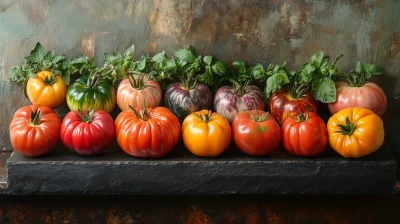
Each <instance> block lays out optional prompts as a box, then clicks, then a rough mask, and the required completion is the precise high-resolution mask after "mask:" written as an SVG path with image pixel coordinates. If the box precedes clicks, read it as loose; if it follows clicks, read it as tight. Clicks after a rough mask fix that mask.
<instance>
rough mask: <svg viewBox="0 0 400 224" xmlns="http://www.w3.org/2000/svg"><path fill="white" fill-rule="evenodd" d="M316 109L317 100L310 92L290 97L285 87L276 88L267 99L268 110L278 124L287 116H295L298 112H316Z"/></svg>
mask: <svg viewBox="0 0 400 224" xmlns="http://www.w3.org/2000/svg"><path fill="white" fill-rule="evenodd" d="M317 110H318V102H317V101H316V100H315V98H314V97H313V96H312V94H311V92H305V93H304V95H303V96H302V97H300V98H292V97H291V96H290V94H289V92H288V91H287V90H286V89H284V90H278V91H276V92H275V93H274V94H272V96H271V98H270V100H269V111H270V113H271V114H272V116H274V117H275V119H276V121H277V122H278V123H279V124H280V125H282V124H283V122H284V121H285V120H286V119H287V118H289V116H296V115H297V113H298V112H314V113H317Z"/></svg>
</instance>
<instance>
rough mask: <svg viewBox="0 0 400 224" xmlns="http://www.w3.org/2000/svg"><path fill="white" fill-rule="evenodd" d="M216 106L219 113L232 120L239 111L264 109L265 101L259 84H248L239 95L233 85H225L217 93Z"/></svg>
mask: <svg viewBox="0 0 400 224" xmlns="http://www.w3.org/2000/svg"><path fill="white" fill-rule="evenodd" d="M214 108H215V111H216V112H217V113H218V114H220V115H222V116H224V117H225V118H226V119H227V120H228V121H229V122H232V120H233V118H235V116H236V115H237V114H238V113H239V112H244V111H251V110H264V108H265V102H264V99H263V96H262V92H261V90H260V89H259V88H258V87H257V86H254V85H249V86H247V87H246V90H245V91H244V94H243V95H238V94H237V93H236V89H235V88H234V87H232V86H223V87H221V88H219V89H218V91H217V92H216V93H215V97H214Z"/></svg>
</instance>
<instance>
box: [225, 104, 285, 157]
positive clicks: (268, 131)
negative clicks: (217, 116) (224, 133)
mask: <svg viewBox="0 0 400 224" xmlns="http://www.w3.org/2000/svg"><path fill="white" fill-rule="evenodd" d="M250 113H252V114H253V115H254V116H257V113H258V114H259V115H260V116H262V115H264V114H266V113H267V112H265V111H258V112H257V113H256V110H252V111H251V112H250V111H246V112H241V113H239V114H238V115H236V117H235V118H234V119H233V122H232V133H233V140H234V142H235V145H236V146H237V147H238V148H239V149H240V150H241V151H242V152H244V153H246V154H248V155H251V156H266V155H268V154H270V153H271V152H273V151H274V150H275V149H276V148H277V147H278V146H279V144H280V143H281V138H282V133H281V129H280V127H279V124H278V123H277V122H276V121H275V118H274V117H273V116H272V115H271V114H268V116H267V118H266V119H265V120H264V121H260V122H258V121H255V120H253V119H251V116H250Z"/></svg>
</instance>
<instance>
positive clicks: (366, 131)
mask: <svg viewBox="0 0 400 224" xmlns="http://www.w3.org/2000/svg"><path fill="white" fill-rule="evenodd" d="M327 128H328V133H329V145H330V146H331V148H332V149H333V150H335V151H336V152H338V153H339V154H340V155H342V156H343V157H346V158H360V157H363V156H366V155H369V154H371V153H373V152H375V151H376V150H378V149H379V148H380V147H381V146H382V144H383V140H384V138H385V131H384V129H383V122H382V119H381V118H380V117H379V116H378V115H376V114H375V113H374V112H372V111H371V110H369V109H364V108H360V107H354V108H347V109H343V110H340V111H339V112H337V113H335V114H334V115H333V116H332V117H331V118H329V120H328V124H327Z"/></svg>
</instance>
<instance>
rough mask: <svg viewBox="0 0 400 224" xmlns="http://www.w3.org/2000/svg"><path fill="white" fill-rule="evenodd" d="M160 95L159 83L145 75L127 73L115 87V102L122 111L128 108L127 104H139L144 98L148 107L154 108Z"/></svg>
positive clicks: (158, 101) (159, 100)
mask: <svg viewBox="0 0 400 224" xmlns="http://www.w3.org/2000/svg"><path fill="white" fill-rule="evenodd" d="M161 97H162V91H161V87H160V85H159V84H158V82H156V81H153V80H151V79H149V78H148V76H147V75H146V76H144V75H135V76H134V75H129V76H128V78H127V79H124V80H122V82H121V83H120V84H119V86H118V89H117V104H118V107H119V108H120V109H121V110H122V111H123V110H126V109H129V106H128V105H131V106H132V107H138V106H140V104H141V103H142V102H143V100H144V99H146V102H147V106H148V107H151V108H154V107H156V106H158V105H160V102H161Z"/></svg>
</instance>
